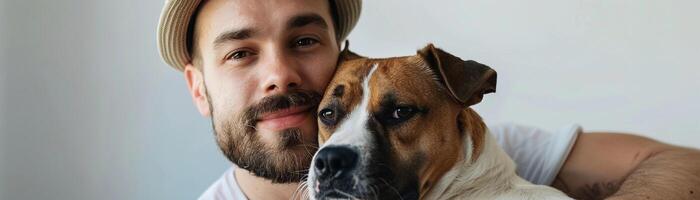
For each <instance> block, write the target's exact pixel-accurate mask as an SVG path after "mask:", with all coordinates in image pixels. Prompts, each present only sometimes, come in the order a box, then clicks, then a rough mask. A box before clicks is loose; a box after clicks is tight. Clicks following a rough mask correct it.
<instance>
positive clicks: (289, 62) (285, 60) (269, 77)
mask: <svg viewBox="0 0 700 200" xmlns="http://www.w3.org/2000/svg"><path fill="white" fill-rule="evenodd" d="M290 56H291V55H285V54H284V53H273V54H272V55H270V58H271V59H270V62H268V63H267V64H266V65H267V66H265V70H263V71H262V77H264V78H263V80H264V82H263V85H262V86H263V87H264V88H263V89H264V90H265V92H266V93H286V92H287V91H289V90H290V89H293V88H297V87H299V86H301V84H302V81H303V80H302V78H301V73H300V66H297V64H296V62H295V61H294V59H293V58H291V57H290Z"/></svg>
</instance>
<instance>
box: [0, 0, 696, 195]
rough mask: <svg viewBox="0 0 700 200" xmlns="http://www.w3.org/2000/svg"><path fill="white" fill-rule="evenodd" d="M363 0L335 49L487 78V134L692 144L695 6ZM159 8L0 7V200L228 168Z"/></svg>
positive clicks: (132, 191) (185, 190)
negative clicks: (454, 63)
mask: <svg viewBox="0 0 700 200" xmlns="http://www.w3.org/2000/svg"><path fill="white" fill-rule="evenodd" d="M426 2H428V1H417V0H381V1H377V0H371V1H365V2H364V10H363V13H362V17H361V19H360V22H359V24H358V26H357V27H356V29H355V31H354V32H353V33H352V34H351V35H350V41H351V45H350V46H351V49H352V50H354V51H355V52H358V53H360V54H362V55H367V56H370V57H386V56H400V55H410V54H414V53H415V51H416V50H417V49H419V48H422V47H423V46H424V45H425V44H427V43H428V42H433V43H435V44H436V45H437V46H438V47H441V48H443V49H445V50H447V51H448V52H451V53H453V54H455V55H458V56H460V57H462V58H464V59H472V60H477V61H479V62H482V63H485V64H487V65H490V66H491V67H492V68H494V69H496V70H497V71H498V92H497V93H496V94H492V95H488V96H487V97H486V98H485V100H484V101H483V102H482V103H481V104H479V105H477V106H476V109H477V111H478V112H479V113H480V114H481V115H482V116H483V117H484V118H485V120H486V121H487V123H489V124H498V123H503V122H516V123H521V124H525V125H531V126H537V127H541V128H545V129H550V130H552V129H556V128H558V127H560V126H562V125H566V124H570V123H578V124H580V125H582V126H583V127H584V129H585V130H586V131H600V130H608V131H624V132H633V133H637V134H642V135H646V136H649V137H652V138H655V139H658V140H661V141H664V142H669V143H673V144H679V145H684V146H691V147H696V148H697V147H700V136H699V134H700V114H699V113H700V104H698V102H700V80H698V79H699V78H700V59H698V58H699V57H700V37H698V35H700V12H697V8H700V2H699V1H690V0H689V1H681V0H673V1H630V0H620V1H583V0H575V1H556V0H533V1H515V0H510V1H488V0H480V1H466V0H465V1H456V0H455V1H429V2H430V3H426ZM162 4H163V1H159V0H151V1H140V0H121V1H92V0H62V1H55V0H34V1H10V0H7V1H1V3H0V67H2V68H1V71H0V199H194V198H196V197H197V196H198V195H199V194H200V193H201V192H202V191H204V190H205V189H206V187H207V186H208V185H209V184H211V183H212V182H213V181H214V180H215V179H216V178H218V176H220V175H221V173H222V172H223V171H224V170H225V169H226V168H227V167H228V162H227V160H226V159H225V158H224V157H223V156H222V155H221V153H220V152H219V150H218V148H217V147H216V145H215V143H214V139H213V136H212V133H211V128H210V125H209V121H208V120H207V119H204V118H202V117H200V116H199V114H198V113H197V112H196V110H195V108H194V106H193V105H192V103H191V101H190V98H189V96H188V94H187V90H186V88H185V82H184V79H183V78H182V75H181V74H180V73H178V72H177V71H175V70H173V69H171V68H170V67H168V66H167V65H165V64H164V63H163V62H162V61H161V60H160V58H159V56H158V53H157V48H156V45H155V44H156V40H155V35H156V33H155V29H156V24H157V20H158V16H159V14H160V9H161V6H162Z"/></svg>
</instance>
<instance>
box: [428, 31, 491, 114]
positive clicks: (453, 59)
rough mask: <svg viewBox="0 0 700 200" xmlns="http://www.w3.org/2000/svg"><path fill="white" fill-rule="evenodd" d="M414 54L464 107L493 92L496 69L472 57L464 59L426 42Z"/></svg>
mask: <svg viewBox="0 0 700 200" xmlns="http://www.w3.org/2000/svg"><path fill="white" fill-rule="evenodd" d="M418 55H420V56H421V57H423V59H424V60H425V61H426V62H427V63H428V65H429V66H430V68H431V69H432V70H433V72H434V73H435V74H436V75H438V77H439V78H440V81H441V82H442V83H443V84H444V85H445V86H446V87H447V89H448V90H449V92H450V95H451V96H452V97H453V98H454V99H455V100H457V101H458V102H459V103H462V104H463V105H464V106H465V107H468V106H471V105H474V104H477V103H479V102H481V99H482V98H483V97H484V94H488V93H492V92H496V71H494V70H493V69H491V68H490V67H489V66H486V65H483V64H481V63H478V62H476V61H473V60H468V61H464V60H462V59H461V58H459V57H457V56H453V55H451V54H449V53H447V52H445V51H443V50H442V49H439V48H436V47H435V46H433V44H428V46H426V47H424V48H423V49H421V50H418Z"/></svg>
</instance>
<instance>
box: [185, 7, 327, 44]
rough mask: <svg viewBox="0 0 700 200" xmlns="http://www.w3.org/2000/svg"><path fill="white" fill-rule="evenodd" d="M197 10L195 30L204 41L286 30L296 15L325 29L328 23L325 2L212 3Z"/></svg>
mask: <svg viewBox="0 0 700 200" xmlns="http://www.w3.org/2000/svg"><path fill="white" fill-rule="evenodd" d="M201 6H202V8H201V9H200V11H199V14H198V16H197V19H196V20H197V23H196V27H195V28H196V29H197V31H198V32H200V33H201V34H200V37H202V36H203V37H207V40H208V41H213V40H215V38H216V37H217V36H219V35H220V34H221V33H223V32H226V31H232V30H243V29H258V30H263V31H268V30H269V29H271V28H287V24H288V23H289V22H288V20H289V19H290V18H293V17H295V16H299V15H309V14H316V15H318V16H320V17H321V18H322V19H323V20H324V21H325V22H326V23H327V26H331V23H332V22H331V20H332V18H331V17H330V8H329V5H328V1H327V0H264V1H260V0H212V1H206V2H204V3H203V5H201ZM205 35H206V36H205Z"/></svg>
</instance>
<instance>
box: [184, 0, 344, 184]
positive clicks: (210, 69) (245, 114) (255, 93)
mask: <svg viewBox="0 0 700 200" xmlns="http://www.w3.org/2000/svg"><path fill="white" fill-rule="evenodd" d="M202 6H203V7H201V10H200V13H199V15H198V17H197V19H196V20H197V21H196V25H195V32H196V34H195V37H197V38H196V39H195V42H196V44H195V45H196V46H197V48H196V49H197V50H198V52H199V55H200V58H201V60H200V61H201V62H200V64H201V65H202V66H199V68H197V67H193V66H192V65H188V66H187V67H186V70H185V76H186V78H187V79H188V86H189V87H190V91H191V93H192V96H193V98H194V99H195V103H196V104H197V107H198V109H199V110H200V113H202V114H203V115H211V117H212V123H213V126H214V131H215V134H216V138H217V142H218V144H219V147H220V148H221V150H222V151H223V152H224V154H225V155H226V156H227V157H228V159H229V160H231V161H232V162H234V163H236V164H237V165H238V166H239V167H241V168H244V169H246V170H248V171H251V172H253V173H254V174H256V175H258V176H261V177H264V178H268V179H271V180H272V181H273V182H280V183H284V182H296V181H300V179H301V178H302V177H303V176H304V175H305V174H306V173H305V170H307V168H308V165H309V163H310V161H311V158H312V156H313V153H314V152H315V151H316V148H317V126H316V118H315V111H316V107H317V105H318V102H319V100H320V94H322V93H323V90H324V89H325V87H326V85H327V84H328V82H329V81H330V78H331V76H332V74H333V72H334V71H335V65H336V61H337V58H338V49H339V48H338V45H337V42H336V40H335V32H334V30H333V24H332V18H331V15H330V9H329V5H328V2H327V1H326V0H265V1H260V0H212V1H208V2H205V3H204V5H202ZM200 69H201V70H200Z"/></svg>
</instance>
